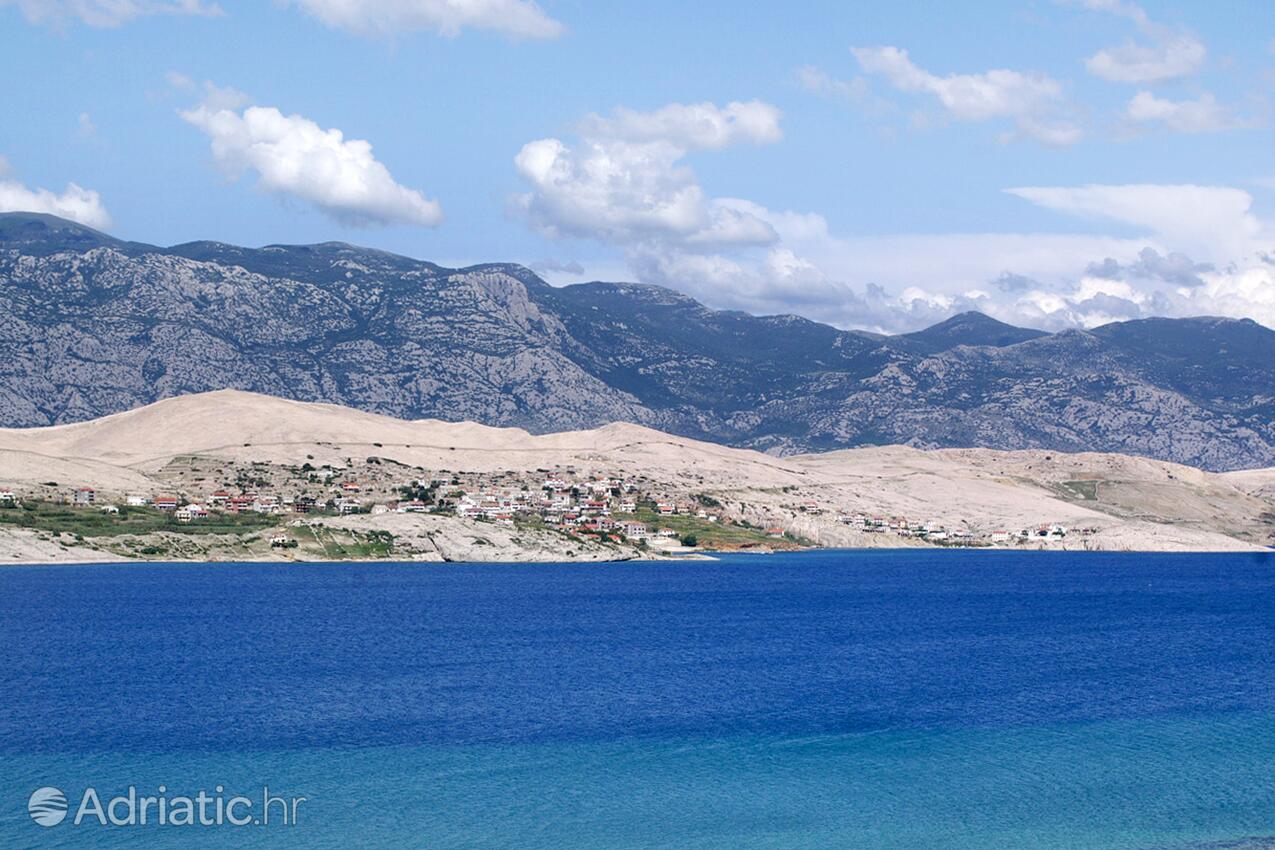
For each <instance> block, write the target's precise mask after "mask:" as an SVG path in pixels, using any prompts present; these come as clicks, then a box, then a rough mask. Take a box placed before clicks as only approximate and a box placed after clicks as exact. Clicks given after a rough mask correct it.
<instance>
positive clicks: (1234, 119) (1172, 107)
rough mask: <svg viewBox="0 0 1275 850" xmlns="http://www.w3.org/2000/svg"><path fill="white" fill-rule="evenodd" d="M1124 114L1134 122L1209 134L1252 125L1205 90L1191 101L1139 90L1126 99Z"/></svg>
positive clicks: (1178, 130)
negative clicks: (1129, 98) (1127, 100)
mask: <svg viewBox="0 0 1275 850" xmlns="http://www.w3.org/2000/svg"><path fill="white" fill-rule="evenodd" d="M1125 117H1126V118H1127V119H1128V120H1129V121H1131V122H1134V123H1137V124H1159V125H1161V126H1164V127H1166V128H1168V129H1170V130H1176V131H1177V132H1179V133H1211V132H1217V131H1220V130H1237V129H1242V128H1244V127H1250V126H1253V125H1252V122H1250V121H1246V120H1244V119H1242V118H1240V117H1239V116H1238V115H1236V114H1235V111H1234V110H1233V109H1231V108H1230V107H1227V106H1224V105H1223V104H1221V103H1218V101H1217V98H1215V97H1214V96H1213V95H1212V94H1209V93H1208V92H1205V93H1204V94H1202V95H1200V96H1199V97H1198V98H1196V99H1194V100H1170V99H1168V98H1161V97H1156V96H1155V95H1154V94H1152V93H1151V92H1149V91H1140V92H1138V93H1137V94H1136V95H1134V96H1133V98H1132V99H1131V100H1130V101H1129V105H1128V106H1127V107H1126V108H1125Z"/></svg>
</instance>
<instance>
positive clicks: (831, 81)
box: [797, 65, 868, 100]
mask: <svg viewBox="0 0 1275 850" xmlns="http://www.w3.org/2000/svg"><path fill="white" fill-rule="evenodd" d="M797 85H799V86H801V87H802V88H803V89H805V90H806V91H809V92H814V93H815V94H822V95H834V96H838V97H844V98H848V99H850V100H860V99H861V98H863V97H864V96H866V95H867V91H868V86H867V81H866V80H864V79H863V78H862V77H855V78H854V79H852V80H839V79H837V78H835V77H832V76H830V75H829V74H828V72H827V71H824V70H823V69H822V68H816V67H815V66H814V65H804V66H802V67H801V68H798V69H797Z"/></svg>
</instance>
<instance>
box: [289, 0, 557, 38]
mask: <svg viewBox="0 0 1275 850" xmlns="http://www.w3.org/2000/svg"><path fill="white" fill-rule="evenodd" d="M285 2H291V3H292V4H294V5H296V6H299V7H300V8H301V9H303V10H304V11H305V12H307V13H308V14H310V15H312V16H314V17H315V18H318V19H319V20H320V21H322V22H323V23H324V24H325V25H327V26H329V27H332V28H334V29H340V30H344V31H346V32H349V33H353V34H355V35H361V36H373V37H379V38H390V37H393V36H395V35H399V34H402V33H405V32H414V31H420V30H428V31H433V32H437V33H440V34H441V35H445V36H455V35H457V34H459V33H460V31H461V30H462V29H466V28H472V29H484V30H493V31H495V32H499V33H502V34H504V35H507V36H511V37H513V38H557V37H558V36H559V35H561V34H562V33H563V31H564V29H565V28H564V27H563V26H562V24H561V23H559V22H558V21H556V20H554V19H553V18H551V17H549V15H548V14H546V13H545V11H544V10H543V9H541V8H540V7H539V6H538V5H536V4H535V3H534V2H532V0H285Z"/></svg>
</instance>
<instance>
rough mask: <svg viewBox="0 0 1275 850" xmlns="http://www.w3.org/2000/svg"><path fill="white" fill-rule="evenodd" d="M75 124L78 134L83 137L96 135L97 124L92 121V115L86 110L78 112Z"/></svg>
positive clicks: (87, 137)
mask: <svg viewBox="0 0 1275 850" xmlns="http://www.w3.org/2000/svg"><path fill="white" fill-rule="evenodd" d="M76 125H77V126H78V127H79V133H80V136H82V137H83V138H86V139H89V138H92V137H93V136H96V135H97V125H96V124H94V123H93V116H91V115H89V114H88V113H87V112H81V113H80V117H79V119H78V120H77V122H76Z"/></svg>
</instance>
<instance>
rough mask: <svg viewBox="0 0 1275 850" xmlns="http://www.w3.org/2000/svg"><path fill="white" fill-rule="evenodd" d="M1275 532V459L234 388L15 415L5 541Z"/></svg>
mask: <svg viewBox="0 0 1275 850" xmlns="http://www.w3.org/2000/svg"><path fill="white" fill-rule="evenodd" d="M1273 544H1275V469H1267V470H1254V471H1245V472H1231V473H1211V472H1205V471H1202V470H1199V469H1195V468H1192V467H1188V466H1182V465H1179V464H1174V463H1169V462H1164V461H1157V460H1150V459H1146V458H1140V457H1130V456H1125V455H1119V454H1099V453H1081V454H1068V453H1061V452H1051V451H1042V450H1034V451H993V450H986V449H946V450H936V451H922V450H917V449H912V448H906V447H901V446H890V447H874V448H861V449H847V450H841V451H834V452H827V453H820V454H803V455H792V456H787V457H779V456H774V455H770V454H764V453H762V452H758V451H753V450H749V449H739V448H730V447H726V446H721V445H717V444H713V443H706V442H700V441H696V440H692V439H687V438H683V437H676V436H671V435H669V434H665V433H662V432H660V431H656V430H652V429H650V428H647V427H643V426H638V425H632V424H624V423H616V424H611V425H607V426H604V427H601V428H596V429H591V430H582V431H564V432H561V433H554V434H542V435H533V434H530V433H528V432H527V431H524V430H521V429H517V428H494V427H488V426H484V425H477V424H473V423H469V422H443V421H438V420H414V421H408V420H402V419H396V418H393V417H388V416H381V415H376V414H372V413H367V412H363V411H359V410H354V409H351V408H345V407H339V406H335V405H329V404H318V403H308V402H298V401H289V400H284V399H279V398H273V397H270V396H264V395H258V394H254V393H247V392H240V391H233V390H223V391H217V392H209V393H202V394H197V395H187V396H179V397H175V398H170V399H166V400H163V401H159V402H156V403H154V404H151V405H148V406H145V407H141V408H137V409H135V410H130V411H127V412H124V413H118V414H114V415H111V416H106V417H103V418H100V419H96V420H92V421H88V422H81V423H75V424H69V425H58V426H51V427H43V428H26V429H0V559H2V560H3V561H7V562H11V563H17V562H32V561H39V562H46V561H85V560H93V561H100V560H125V559H147V558H152V559H163V560H179V559H191V560H268V559H318V558H331V559H341V558H392V559H400V560H410V559H420V560H564V559H565V560H613V559H621V558H634V557H676V556H686V555H688V554H693V553H697V552H701V551H704V550H707V549H712V550H717V549H739V550H752V551H768V550H775V549H783V548H797V547H804V546H846V547H858V546H952V545H961V546H996V547H1012V548H1054V549H1091V550H1135V551H1191V550H1194V551H1210V550H1216V551H1221V550H1257V549H1262V548H1266V547H1270V546H1271V545H1273Z"/></svg>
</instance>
